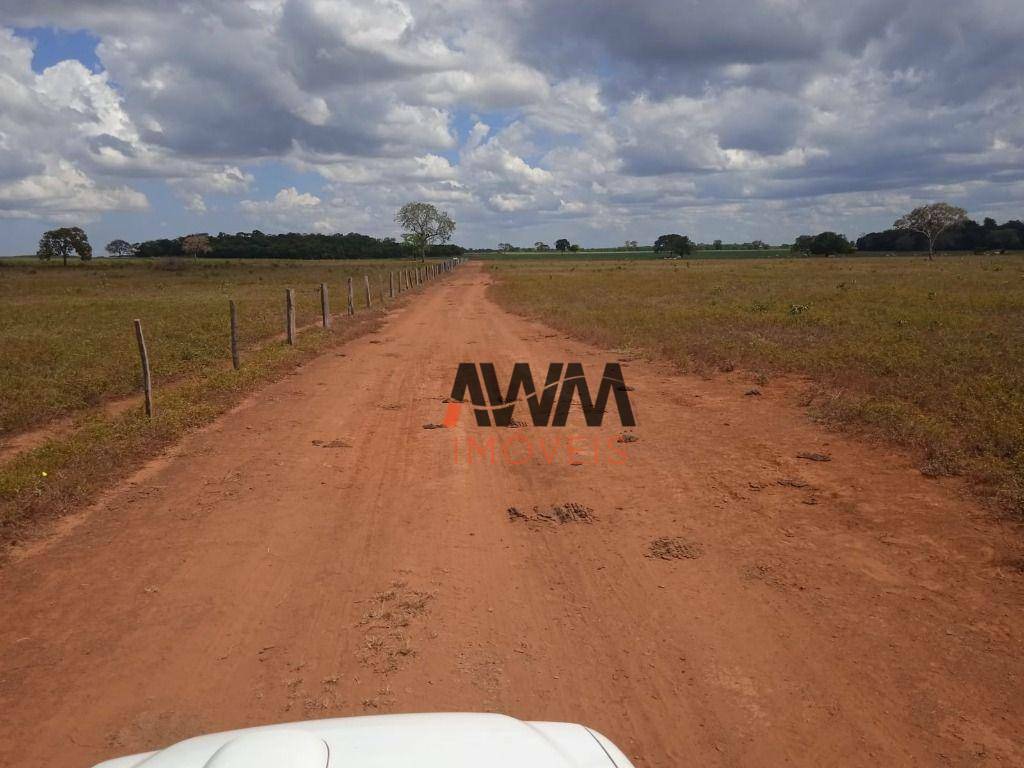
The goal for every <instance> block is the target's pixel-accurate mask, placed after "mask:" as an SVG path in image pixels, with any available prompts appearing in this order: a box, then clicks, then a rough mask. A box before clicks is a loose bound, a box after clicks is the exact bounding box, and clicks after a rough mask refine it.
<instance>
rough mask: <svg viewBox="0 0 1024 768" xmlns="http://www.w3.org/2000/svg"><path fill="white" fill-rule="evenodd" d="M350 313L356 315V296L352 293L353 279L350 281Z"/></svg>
mask: <svg viewBox="0 0 1024 768" xmlns="http://www.w3.org/2000/svg"><path fill="white" fill-rule="evenodd" d="M348 313H349V314H350V315H354V314H355V313H356V302H355V295H354V294H353V293H352V278H351V277H350V278H349V279H348Z"/></svg>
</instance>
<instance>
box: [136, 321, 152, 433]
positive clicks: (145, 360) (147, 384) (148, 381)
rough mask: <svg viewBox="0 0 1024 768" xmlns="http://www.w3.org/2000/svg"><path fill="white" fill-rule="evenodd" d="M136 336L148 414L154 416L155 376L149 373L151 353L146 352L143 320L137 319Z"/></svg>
mask: <svg viewBox="0 0 1024 768" xmlns="http://www.w3.org/2000/svg"><path fill="white" fill-rule="evenodd" d="M135 338H136V340H137V341H138V342H139V357H141V358H142V391H143V392H144V393H145V395H146V415H147V416H149V417H152V416H153V378H152V376H150V373H149V353H148V352H146V339H145V337H144V336H143V335H142V321H141V320H136V321H135Z"/></svg>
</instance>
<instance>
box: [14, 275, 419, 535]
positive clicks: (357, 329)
mask: <svg viewBox="0 0 1024 768" xmlns="http://www.w3.org/2000/svg"><path fill="white" fill-rule="evenodd" d="M411 266H412V263H411V262H398V261H393V260H390V261H364V260H360V261H349V262H328V261H319V262H312V261H311V262H301V261H280V262H274V261H251V262H250V261H244V262H243V261H233V262H224V261H211V260H200V261H198V262H191V261H183V262H181V263H180V264H177V265H174V264H167V263H163V264H159V263H157V262H150V261H142V260H128V261H121V260H118V261H105V260H104V261H93V262H91V263H88V264H81V263H75V264H74V265H73V266H70V265H69V266H68V267H67V268H66V269H65V268H63V267H61V266H60V265H57V264H39V263H38V262H34V261H28V260H21V261H15V260H2V261H0V351H2V354H0V420H2V422H0V423H2V425H3V429H2V430H0V442H3V439H4V437H5V435H10V434H14V433H17V432H19V431H21V430H24V429H26V428H32V427H34V426H38V425H42V424H44V423H45V422H47V421H49V420H52V419H54V418H57V417H64V416H67V417H70V419H69V421H70V422H71V423H70V425H68V426H67V427H66V428H64V429H62V430H60V431H58V432H55V433H53V434H50V435H49V436H48V437H47V439H45V440H44V441H43V442H41V444H39V445H38V446H37V447H35V448H32V449H31V450H27V451H25V452H22V453H18V454H16V455H14V456H10V457H7V458H6V459H4V460H2V461H0V542H10V541H15V540H18V539H19V538H21V537H22V536H24V535H26V533H31V530H32V529H33V524H34V523H35V522H36V521H38V520H41V519H46V518H48V517H52V516H55V515H59V514H61V513H63V512H64V511H66V510H68V509H74V508H76V507H77V506H79V505H81V504H83V503H86V502H88V501H89V500H91V499H92V498H94V497H95V495H96V493H97V492H99V491H100V490H102V489H103V488H104V487H106V486H107V485H109V484H110V483H111V482H113V481H115V480H116V479H117V478H118V477H122V476H124V475H126V474H128V473H130V472H131V471H132V470H133V469H134V468H135V467H137V466H139V465H140V464H141V462H143V461H144V460H145V459H146V458H148V457H150V456H153V455H155V454H156V453H158V452H159V451H160V450H162V449H163V448H164V447H166V446H167V445H169V444H171V443H173V442H174V441H175V440H177V439H179V438H180V437H181V436H182V435H184V434H185V433H187V432H188V431H190V430H192V429H194V428H196V427H199V426H201V425H203V424H205V423H207V422H209V421H210V420H212V419H213V418H215V417H216V416H217V415H219V414H220V413H223V412H224V411H225V410H227V409H228V408H230V407H231V406H232V405H234V404H235V403H237V402H238V401H239V399H240V398H242V397H244V396H245V395H246V394H247V393H249V392H252V391H254V390H256V389H257V388H259V387H260V386H262V385H264V384H266V383H267V382H269V381H273V380H274V379H276V378H278V377H280V376H282V375H284V373H286V372H287V371H288V370H291V369H292V368H294V367H295V366H296V365H298V364H301V363H302V362H303V361H304V360H307V359H309V358H311V357H313V356H315V355H317V354H320V353H322V352H323V351H325V350H326V349H329V348H331V347H332V346H335V345H337V344H341V343H343V342H344V341H346V340H348V339H350V338H353V337H354V336H357V335H359V334H361V333H364V332H366V331H368V330H370V329H372V328H373V327H375V324H376V323H377V321H378V318H380V317H381V315H380V314H379V308H380V280H379V278H380V277H381V276H386V273H387V271H389V270H394V271H397V270H399V269H403V268H407V267H411ZM364 274H369V275H370V281H371V282H370V285H371V289H372V294H373V301H374V305H375V307H376V309H377V310H378V311H374V312H367V311H366V310H365V292H364V289H363V280H362V278H363V275H364ZM349 276H352V277H354V278H356V281H355V283H356V292H355V296H356V309H357V315H356V317H355V318H347V317H338V316H337V315H339V314H343V313H344V312H345V311H346V304H347V280H348V277H349ZM321 282H325V283H327V284H328V286H329V288H330V295H331V308H332V310H333V312H334V314H335V315H336V317H335V321H334V327H333V328H332V330H331V331H324V330H322V329H320V328H318V327H316V326H315V325H314V327H313V328H309V329H307V330H305V331H303V332H301V333H300V334H299V336H298V343H297V344H296V346H294V347H290V346H288V345H287V344H285V343H284V342H283V340H282V341H280V342H276V341H275V342H272V343H267V342H268V340H269V339H270V338H271V337H274V336H277V335H279V334H282V333H283V331H284V290H285V288H294V289H295V293H296V305H297V307H296V308H297V312H296V316H297V317H296V320H297V324H298V325H299V326H300V328H301V326H303V325H309V324H315V323H317V322H318V321H319V316H320V298H319V284H320V283H321ZM229 298H230V299H235V301H236V302H237V303H238V307H239V324H240V338H241V342H242V348H243V349H242V367H241V369H240V370H238V371H235V370H233V369H232V368H231V365H230V352H229V331H228V327H229V326H228V317H229V315H228V299H229ZM136 317H138V318H141V319H142V321H143V327H144V329H145V332H146V337H147V338H146V341H147V345H148V347H149V352H150V357H151V363H152V365H153V368H154V388H155V415H154V418H152V419H147V418H146V417H145V416H144V414H143V413H142V410H141V407H139V408H131V409H129V410H127V411H124V412H120V413H109V412H107V411H106V410H105V409H104V408H102V407H95V406H97V405H98V404H100V403H101V402H102V401H104V400H105V399H107V398H111V397H117V396H120V395H127V394H130V393H135V392H138V391H139V388H140V386H139V379H140V372H139V361H138V349H137V347H136V343H135V338H134V331H133V329H132V319H133V318H136ZM260 342H262V343H260ZM246 347H248V348H246Z"/></svg>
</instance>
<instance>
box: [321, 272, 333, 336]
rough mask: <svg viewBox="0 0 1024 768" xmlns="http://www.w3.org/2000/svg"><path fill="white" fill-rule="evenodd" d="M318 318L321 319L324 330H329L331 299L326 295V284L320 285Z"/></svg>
mask: <svg viewBox="0 0 1024 768" xmlns="http://www.w3.org/2000/svg"><path fill="white" fill-rule="evenodd" d="M320 316H321V317H322V318H323V323H324V328H330V327H331V299H330V296H329V295H328V293H327V283H320Z"/></svg>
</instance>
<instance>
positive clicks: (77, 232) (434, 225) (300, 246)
mask: <svg viewBox="0 0 1024 768" xmlns="http://www.w3.org/2000/svg"><path fill="white" fill-rule="evenodd" d="M395 221H396V222H397V223H400V224H401V225H402V227H403V229H405V230H406V233H405V235H404V236H403V241H402V242H398V241H397V240H395V239H394V238H391V237H384V238H377V237H372V236H370V235H363V234H360V233H358V232H349V233H348V234H341V233H335V234H330V235H328V234H307V233H297V232H289V233H285V234H278V235H268V234H265V233H263V232H261V231H259V230H258V229H254V230H253V231H252V232H236V233H235V234H233V235H232V234H228V233H226V232H221V233H219V234H217V235H214V236H210V235H208V234H205V233H197V234H191V235H184V236H182V237H178V238H173V239H171V238H160V239H156V240H146V241H144V242H141V243H129V242H128V241H126V240H120V239H118V240H112V241H111V242H109V243H108V244H107V246H106V249H105V250H106V251H107V253H108V254H109V255H110V256H114V257H140V258H159V257H179V256H191V257H193V258H199V257H205V258H220V259H306V260H317V259H389V258H410V257H419V258H420V259H425V258H426V254H427V252H428V249H429V252H430V254H431V255H432V256H436V257H441V258H444V257H450V256H461V255H463V254H464V253H466V250H467V249H465V248H463V247H461V246H458V245H454V244H451V243H448V242H447V241H448V240H449V239H450V238H451V235H452V233H453V232H454V231H455V222H454V220H453V219H452V218H451V217H450V216H449V215H448V213H447V212H446V211H441V210H439V209H437V208H436V207H434V206H433V205H430V204H429V203H422V202H414V203H407V204H406V205H404V206H402V208H401V209H399V211H398V213H397V214H396V216H395ZM743 245H744V246H749V249H750V250H760V249H768V248H770V247H771V246H769V245H768V244H767V243H765V242H763V241H761V240H755V241H753V242H752V243H744V244H743ZM782 247H783V248H784V247H786V246H782ZM729 248H730V246H725V245H724V244H723V243H722V241H721V240H715V241H714V243H713V244H711V245H710V246H709V245H705V244H699V243H695V242H694V241H692V240H691V239H690V238H689V237H688V236H687V235H680V234H665V235H660V236H659V237H658V238H657V239H656V240H655V241H654V245H653V250H654V252H656V253H664V254H666V255H669V254H670V255H671V256H673V257H676V258H682V257H684V256H688V255H690V254H691V253H692V252H693V251H694V250H710V249H713V250H725V249H729ZM637 249H639V244H638V243H637V241H636V240H627V241H626V243H625V246H624V247H617V248H614V249H613V250H625V251H631V250H637ZM1021 249H1024V222H1022V221H1020V220H1017V219H1012V220H1009V221H1006V222H1004V223H1003V224H998V223H996V221H995V219H992V218H985V219H984V220H983V222H982V223H981V224H978V223H977V222H975V221H973V220H972V219H969V218H968V217H967V212H966V211H965V210H964V209H962V208H958V207H956V206H952V205H950V204H948V203H943V202H939V203H931V204H929V205H923V206H920V207H918V208H915V209H914V210H913V211H911V212H910V213H908V214H906V215H905V216H902V217H900V218H899V219H897V220H896V222H895V223H894V224H893V226H892V227H891V228H890V229H887V230H885V231H884V232H872V233H869V234H866V235H862V236H861V237H860V238H858V239H857V241H856V243H853V242H851V241H850V240H849V239H848V238H847V237H846V235H843V234H839V233H836V232H830V231H828V232H820V233H819V234H817V235H801V236H800V237H798V238H797V239H796V241H795V242H794V243H793V244H792V246H790V250H791V251H792V252H794V253H798V254H803V255H832V254H837V255H841V254H849V253H854V252H856V251H866V252H875V253H877V252H883V251H891V252H920V251H925V250H926V251H927V252H928V256H929V258H932V257H934V254H935V251H936V250H942V251H975V252H986V251H1012V250H1021ZM498 250H499V251H504V252H509V251H513V250H515V246H513V245H512V244H511V243H499V244H498ZM524 250H530V249H524ZM533 250H537V251H548V250H550V247H549V246H548V245H547V244H546V243H544V242H541V241H537V242H536V243H534V248H533ZM555 250H557V251H558V252H560V253H566V252H576V251H579V250H581V249H580V246H579V245H577V244H575V243H572V242H570V241H569V240H568V239H567V238H559V239H558V240H556V241H555ZM489 251H491V249H477V250H476V252H478V253H484V252H489ZM71 254H75V255H77V256H78V257H79V258H80V259H81V260H82V261H88V260H90V259H91V258H92V246H91V245H90V244H89V238H88V236H87V235H86V233H85V232H84V231H83V230H82V229H81V228H80V227H61V228H58V229H51V230H49V231H47V232H45V233H44V234H43V236H42V238H41V239H40V241H39V250H38V251H37V254H36V255H37V256H38V257H39V258H40V259H41V260H43V261H49V260H50V259H53V258H60V259H62V260H63V262H64V264H65V265H66V264H67V261H68V258H69V257H70V256H71Z"/></svg>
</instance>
